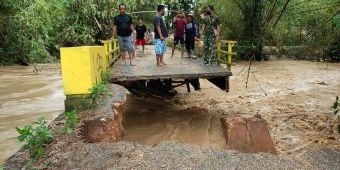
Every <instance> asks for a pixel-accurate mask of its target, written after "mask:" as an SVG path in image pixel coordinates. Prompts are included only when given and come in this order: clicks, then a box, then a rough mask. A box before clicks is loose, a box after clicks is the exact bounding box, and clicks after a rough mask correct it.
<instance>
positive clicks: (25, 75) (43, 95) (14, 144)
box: [0, 64, 65, 164]
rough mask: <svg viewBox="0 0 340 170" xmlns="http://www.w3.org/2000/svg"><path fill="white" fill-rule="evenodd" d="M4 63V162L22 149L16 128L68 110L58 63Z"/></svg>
mask: <svg viewBox="0 0 340 170" xmlns="http://www.w3.org/2000/svg"><path fill="white" fill-rule="evenodd" d="M38 67H39V68H42V70H41V71H40V72H38V73H35V72H33V67H32V66H28V67H25V66H0V82H1V83H0V136H1V138H0V164H1V163H2V162H3V161H5V159H7V158H8V157H9V156H11V155H12V154H13V153H15V152H16V151H17V150H18V149H19V148H20V143H19V142H18V140H17V136H18V133H17V132H16V130H15V127H22V126H24V125H27V124H30V123H32V122H34V121H36V120H37V118H38V117H41V116H43V117H45V119H46V120H48V121H49V122H50V121H51V120H53V119H54V118H55V117H56V116H58V115H59V114H60V113H62V112H63V111H64V99H65V96H64V92H63V87H62V80H61V73H60V69H59V68H58V66H57V65H54V64H49V65H39V66H38Z"/></svg>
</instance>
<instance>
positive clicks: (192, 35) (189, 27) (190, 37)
mask: <svg viewBox="0 0 340 170" xmlns="http://www.w3.org/2000/svg"><path fill="white" fill-rule="evenodd" d="M197 35H198V29H197V24H196V23H195V22H194V16H193V15H192V14H188V16H187V24H186V25H185V48H186V50H187V53H188V58H194V59H195V58H196V56H195V55H194V50H195V39H197V38H196V37H197Z"/></svg>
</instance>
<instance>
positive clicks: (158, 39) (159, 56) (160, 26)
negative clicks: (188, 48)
mask: <svg viewBox="0 0 340 170" xmlns="http://www.w3.org/2000/svg"><path fill="white" fill-rule="evenodd" d="M164 14H165V6H164V5H158V6H157V15H156V16H155V19H154V31H155V53H156V64H157V66H162V65H166V64H165V63H164V60H163V56H164V53H165V52H166V38H167V37H168V29H167V28H166V25H165V23H164V19H163V16H164Z"/></svg>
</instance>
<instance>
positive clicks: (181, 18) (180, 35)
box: [171, 12, 187, 58]
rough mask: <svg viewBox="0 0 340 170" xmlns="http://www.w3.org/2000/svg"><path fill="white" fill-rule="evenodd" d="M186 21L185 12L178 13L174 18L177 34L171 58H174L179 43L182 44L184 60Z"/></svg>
mask: <svg viewBox="0 0 340 170" xmlns="http://www.w3.org/2000/svg"><path fill="white" fill-rule="evenodd" d="M186 23H187V22H186V19H185V14H184V12H178V13H177V15H176V16H175V18H174V24H175V34H174V43H173V45H172V52H171V58H172V57H173V56H174V51H175V47H176V46H177V44H178V43H180V44H181V58H183V54H184V28H185V25H186Z"/></svg>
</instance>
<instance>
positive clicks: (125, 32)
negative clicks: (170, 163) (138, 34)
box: [111, 4, 134, 66]
mask: <svg viewBox="0 0 340 170" xmlns="http://www.w3.org/2000/svg"><path fill="white" fill-rule="evenodd" d="M133 32H134V26H133V24H132V17H131V16H130V15H128V14H126V5H125V4H120V5H119V15H117V16H115V17H114V22H113V26H112V38H111V39H114V36H115V34H116V33H117V37H118V43H119V49H120V57H121V59H122V61H123V62H124V64H126V60H125V53H126V52H128V54H129V59H130V65H131V66H133V64H132V59H133V51H134V49H133V46H134V45H133V38H132V34H133Z"/></svg>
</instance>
